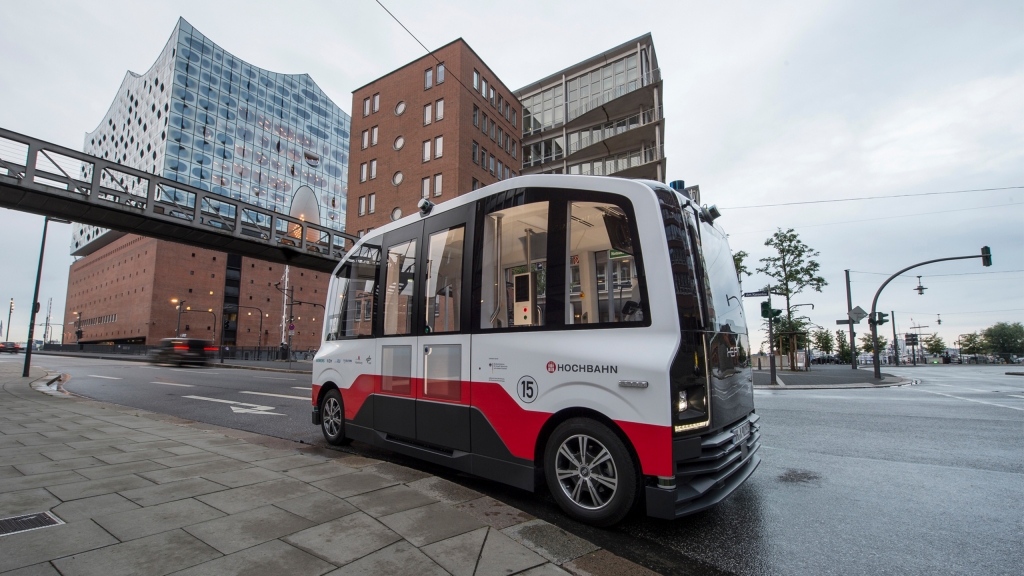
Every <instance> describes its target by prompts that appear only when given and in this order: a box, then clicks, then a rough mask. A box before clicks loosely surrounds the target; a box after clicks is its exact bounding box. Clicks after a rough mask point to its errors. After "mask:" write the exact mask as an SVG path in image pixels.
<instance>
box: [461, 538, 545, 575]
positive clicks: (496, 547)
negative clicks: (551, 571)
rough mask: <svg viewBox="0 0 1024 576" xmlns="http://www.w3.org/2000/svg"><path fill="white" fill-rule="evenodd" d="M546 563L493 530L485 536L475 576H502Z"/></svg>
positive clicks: (541, 558) (535, 554)
mask: <svg viewBox="0 0 1024 576" xmlns="http://www.w3.org/2000/svg"><path fill="white" fill-rule="evenodd" d="M545 562H547V560H545V559H544V558H543V557H541V556H540V555H539V554H537V553H535V552H533V551H531V550H530V549H529V548H527V547H525V546H523V545H522V544H520V543H518V542H516V541H515V540H512V539H511V538H509V537H508V536H506V535H504V534H502V533H501V532H500V531H498V530H495V529H493V528H491V529H490V532H488V534H487V541H486V542H485V543H484V548H483V551H481V552H480V561H479V562H478V563H477V569H476V574H478V575H479V576H499V575H501V576H504V575H506V574H514V573H516V572H520V571H522V570H528V569H530V568H533V567H534V566H540V565H541V564H544V563H545Z"/></svg>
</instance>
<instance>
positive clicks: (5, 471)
mask: <svg viewBox="0 0 1024 576" xmlns="http://www.w3.org/2000/svg"><path fill="white" fill-rule="evenodd" d="M18 476H24V474H22V473H21V472H20V471H18V470H17V469H16V468H15V467H14V466H0V480H3V479H4V478H17V477H18Z"/></svg>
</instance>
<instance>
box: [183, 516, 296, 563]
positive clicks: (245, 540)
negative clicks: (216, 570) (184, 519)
mask: <svg viewBox="0 0 1024 576" xmlns="http://www.w3.org/2000/svg"><path fill="white" fill-rule="evenodd" d="M312 525H313V522H310V521H309V520H306V519H305V518H302V517H299V516H296V515H295V514H292V513H290V512H285V511H284V510H281V509H280V508H275V507H273V506H263V507H262V508H256V509H255V510H249V511H247V512H241V513H239V514H232V515H231V516H225V517H223V518H218V519H217V520H210V521H209V522H203V523H202V524H196V525H195V526H189V527H187V528H185V531H186V532H188V533H189V534H191V535H193V536H195V537H196V538H199V539H200V540H202V541H203V542H206V543H207V544H209V545H210V546H213V547H214V548H216V549H217V550H218V551H219V552H221V553H223V554H232V553H234V552H238V551H239V550H244V549H246V548H250V547H252V546H255V545H257V544H262V543H264V542H267V541H269V540H274V539H275V538H280V537H281V536H287V535H288V534H292V533H295V532H298V531H300V530H305V529H306V528H309V527H310V526H312Z"/></svg>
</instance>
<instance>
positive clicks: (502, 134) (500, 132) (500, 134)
mask: <svg viewBox="0 0 1024 576" xmlns="http://www.w3.org/2000/svg"><path fill="white" fill-rule="evenodd" d="M504 140H505V132H504V131H503V130H502V129H501V128H498V146H501V143H502V142H503V141H504ZM374 144H376V142H374ZM501 147H502V148H506V149H507V146H501Z"/></svg>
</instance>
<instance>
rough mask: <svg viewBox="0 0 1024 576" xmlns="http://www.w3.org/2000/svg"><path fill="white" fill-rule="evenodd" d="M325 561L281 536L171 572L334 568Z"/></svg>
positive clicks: (265, 573)
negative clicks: (278, 538)
mask: <svg viewBox="0 0 1024 576" xmlns="http://www.w3.org/2000/svg"><path fill="white" fill-rule="evenodd" d="M334 568H335V566H334V565H333V564H328V563H327V562H324V561H323V560H320V559H319V558H317V557H316V556H313V555H312V554H307V553H306V552H303V551H302V550H299V549H298V548H296V547H294V546H291V545H289V544H285V543H284V542H282V541H280V540H271V541H270V542H267V543H265V544H260V545H259V546H253V547H252V548H249V549H247V550H242V551H241V552H236V553H234V554H230V555H228V556H223V557H221V558H217V559H215V560H210V561H209V562H206V563H203V564H200V565H198V566H193V567H192V568H188V569H187V570H183V571H181V572H175V573H174V574H173V575H172V576H235V575H237V574H245V576H279V575H281V574H288V575H289V576H319V575H321V574H326V573H327V572H330V571H331V570H334Z"/></svg>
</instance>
